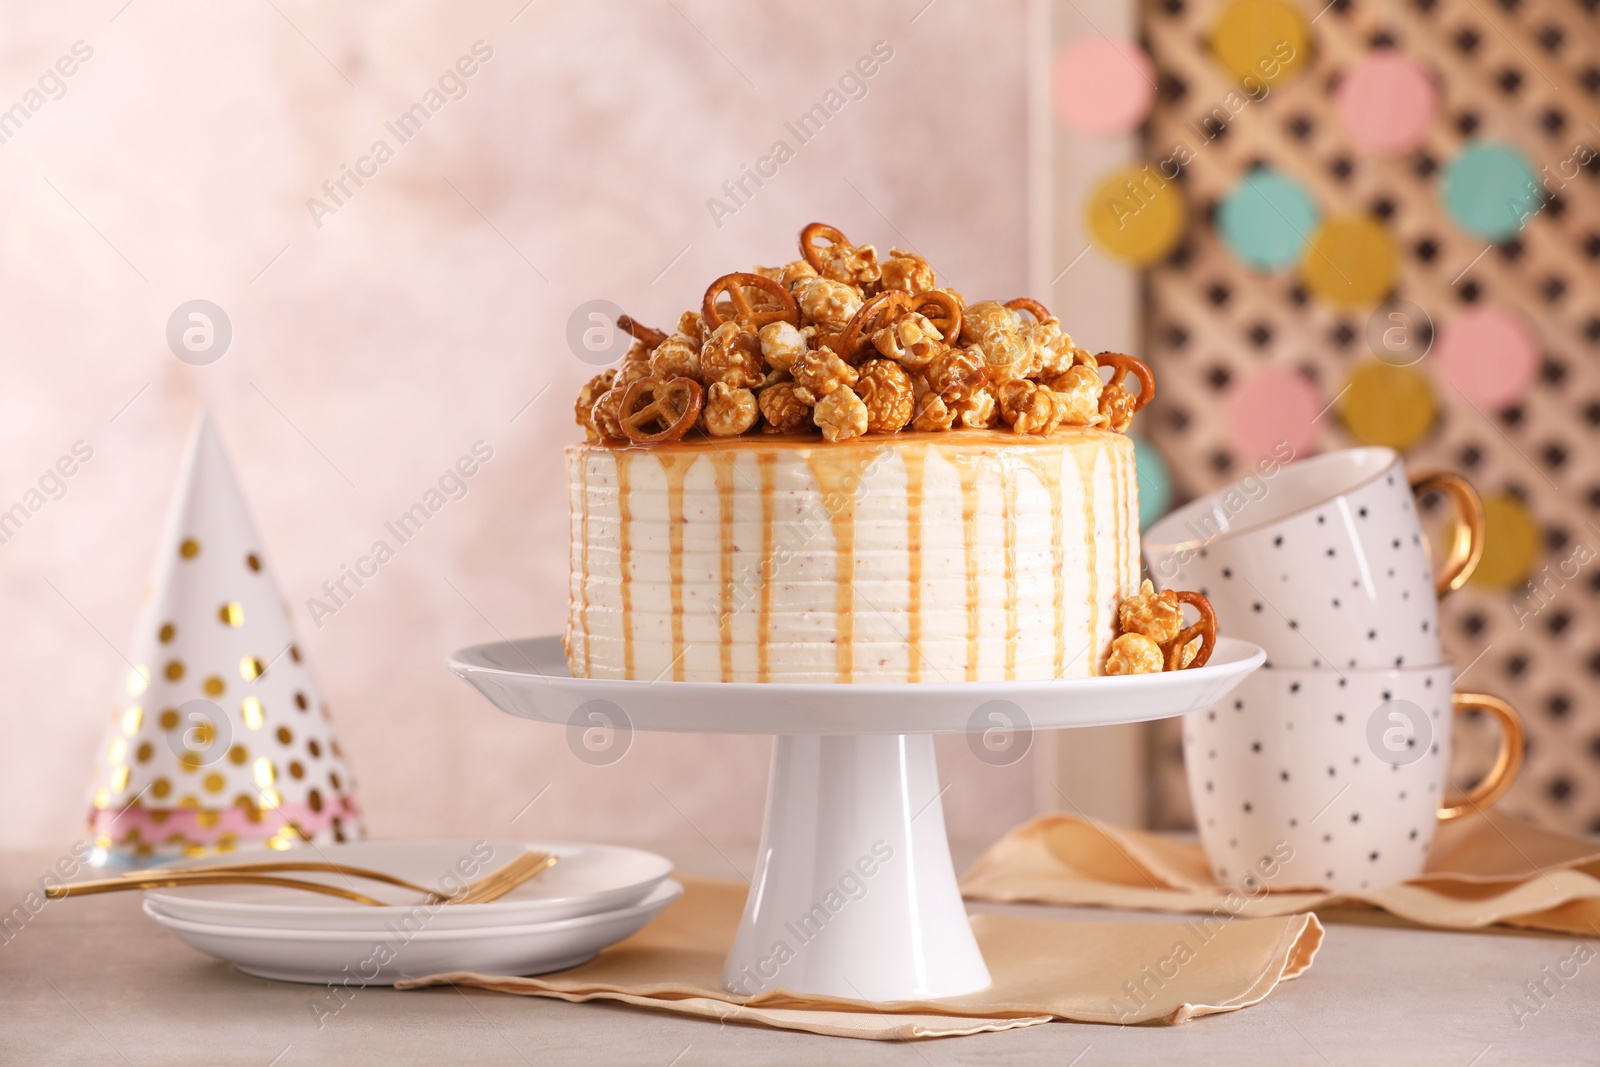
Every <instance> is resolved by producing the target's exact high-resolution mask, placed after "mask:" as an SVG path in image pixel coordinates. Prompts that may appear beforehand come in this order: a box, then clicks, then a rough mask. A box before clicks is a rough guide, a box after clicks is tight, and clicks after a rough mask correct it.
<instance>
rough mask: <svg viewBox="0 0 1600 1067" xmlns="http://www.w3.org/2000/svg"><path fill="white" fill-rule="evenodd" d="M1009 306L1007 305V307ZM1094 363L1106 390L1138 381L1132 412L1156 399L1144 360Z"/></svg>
mask: <svg viewBox="0 0 1600 1067" xmlns="http://www.w3.org/2000/svg"><path fill="white" fill-rule="evenodd" d="M1009 306H1010V305H1009V304H1008V305H1007V307H1009ZM1094 361H1095V362H1096V363H1098V364H1099V365H1100V366H1102V367H1111V368H1113V373H1112V375H1111V380H1110V381H1108V382H1106V388H1107V389H1121V390H1123V391H1124V392H1126V391H1127V387H1126V386H1125V385H1123V384H1122V383H1123V381H1124V380H1125V379H1126V378H1127V377H1128V375H1129V374H1132V375H1133V376H1134V377H1135V378H1137V379H1139V395H1138V396H1137V397H1135V398H1134V402H1133V410H1134V411H1142V410H1144V407H1145V405H1147V404H1149V403H1150V401H1152V400H1154V399H1155V398H1156V379H1155V375H1153V374H1151V373H1150V367H1149V365H1148V364H1146V363H1145V362H1144V360H1142V359H1136V358H1135V357H1133V356H1128V355H1124V354H1122V353H1121V352H1101V353H1100V354H1099V355H1097V356H1095V357H1094ZM1191 636H1192V635H1191Z"/></svg>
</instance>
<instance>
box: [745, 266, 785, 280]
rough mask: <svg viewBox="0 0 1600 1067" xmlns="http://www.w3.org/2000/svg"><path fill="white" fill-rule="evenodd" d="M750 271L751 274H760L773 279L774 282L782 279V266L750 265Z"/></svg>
mask: <svg viewBox="0 0 1600 1067" xmlns="http://www.w3.org/2000/svg"><path fill="white" fill-rule="evenodd" d="M750 273H751V274H759V275H761V277H763V278H770V279H771V280H772V281H775V282H781V281H783V268H782V267H751V268H750Z"/></svg>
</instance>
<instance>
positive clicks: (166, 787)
mask: <svg viewBox="0 0 1600 1067" xmlns="http://www.w3.org/2000/svg"><path fill="white" fill-rule="evenodd" d="M170 792H172V783H171V782H169V781H167V780H166V779H165V778H157V779H156V780H155V781H154V782H151V783H150V795H151V796H153V797H157V798H160V797H164V796H166V795H167V794H168V793H170Z"/></svg>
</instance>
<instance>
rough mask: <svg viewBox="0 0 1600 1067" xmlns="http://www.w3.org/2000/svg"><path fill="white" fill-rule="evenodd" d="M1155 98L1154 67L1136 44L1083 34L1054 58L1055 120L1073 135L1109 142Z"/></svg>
mask: <svg viewBox="0 0 1600 1067" xmlns="http://www.w3.org/2000/svg"><path fill="white" fill-rule="evenodd" d="M1155 95H1156V72H1155V65H1154V64H1153V63H1151V62H1150V57H1149V56H1148V55H1146V54H1145V51H1144V49H1143V48H1140V47H1139V44H1138V42H1136V41H1131V40H1129V39H1127V38H1125V37H1118V38H1112V37H1102V36H1100V35H1099V34H1087V35H1085V36H1083V37H1079V38H1076V39H1075V40H1072V41H1068V42H1067V43H1066V44H1065V45H1063V46H1062V48H1061V50H1060V51H1059V52H1057V53H1056V58H1055V62H1054V64H1053V69H1052V71H1051V98H1052V99H1053V100H1054V102H1055V109H1056V117H1057V118H1058V119H1060V120H1061V122H1062V123H1063V124H1064V125H1065V126H1067V127H1068V128H1070V129H1073V130H1077V131H1078V132H1079V133H1087V134H1093V135H1095V136H1100V137H1110V136H1115V135H1116V134H1122V133H1128V132H1131V131H1132V130H1134V129H1135V128H1137V127H1138V125H1139V124H1140V123H1141V122H1143V121H1144V119H1145V116H1146V115H1148V114H1149V113H1150V104H1151V102H1152V101H1153V100H1154V99H1155Z"/></svg>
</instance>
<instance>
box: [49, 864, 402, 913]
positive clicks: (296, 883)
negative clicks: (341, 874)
mask: <svg viewBox="0 0 1600 1067" xmlns="http://www.w3.org/2000/svg"><path fill="white" fill-rule="evenodd" d="M172 874H173V872H165V873H156V872H152V873H148V874H140V875H123V876H121V877H118V878H100V879H96V880H94V881H90V882H68V883H67V884H65V885H52V886H46V887H45V891H44V892H45V896H46V897H48V898H49V899H51V900H61V899H63V898H65V897H85V896H93V895H95V894H96V893H120V892H123V891H126V890H130V889H169V888H172V887H174V886H184V885H271V886H279V887H281V888H284V889H303V890H305V891H307V892H309V893H323V894H325V895H327V896H330V897H340V898H342V899H344V900H353V901H355V902H356V903H357V904H367V905H370V906H372V907H375V908H381V907H384V906H385V905H384V903H383V901H381V900H373V899H372V898H371V897H369V896H365V895H363V894H361V893H357V892H355V891H353V890H349V889H341V888H339V887H338V886H334V885H323V884H322V883H321V882H303V881H301V880H300V879H298V878H279V877H276V876H275V875H270V874H203V875H190V876H188V877H181V878H174V877H172Z"/></svg>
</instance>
